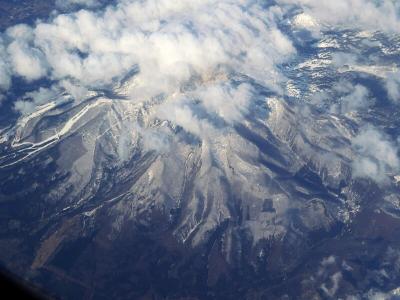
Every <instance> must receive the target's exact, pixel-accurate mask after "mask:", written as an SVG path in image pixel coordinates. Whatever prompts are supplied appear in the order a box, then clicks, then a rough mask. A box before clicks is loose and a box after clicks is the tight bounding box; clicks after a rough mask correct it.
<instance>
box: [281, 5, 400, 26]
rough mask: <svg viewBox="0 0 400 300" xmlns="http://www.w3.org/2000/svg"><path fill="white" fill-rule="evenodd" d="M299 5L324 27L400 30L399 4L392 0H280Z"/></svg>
mask: <svg viewBox="0 0 400 300" xmlns="http://www.w3.org/2000/svg"><path fill="white" fill-rule="evenodd" d="M277 3H278V4H291V5H296V6H297V7H300V8H302V9H303V11H304V12H305V13H307V14H308V15H310V16H311V17H312V18H313V19H315V20H317V21H318V24H321V25H320V26H321V29H322V27H323V26H335V27H337V26H342V27H347V28H352V29H354V28H359V29H367V30H373V31H375V30H382V31H386V32H396V33H398V32H400V19H399V12H400V3H399V2H398V1H391V0H336V1H331V0H278V1H277Z"/></svg>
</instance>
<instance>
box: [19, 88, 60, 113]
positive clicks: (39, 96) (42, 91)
mask: <svg viewBox="0 0 400 300" xmlns="http://www.w3.org/2000/svg"><path fill="white" fill-rule="evenodd" d="M60 93H61V92H60V90H59V89H58V88H57V87H55V86H54V87H52V88H42V87H40V88H39V89H38V90H37V91H33V92H29V93H26V94H25V95H24V96H23V97H22V99H20V100H18V101H16V102H15V104H14V108H15V110H17V111H19V112H20V113H21V114H23V115H27V114H30V113H32V112H34V111H35V110H36V107H37V106H39V105H42V104H45V103H47V102H50V101H51V100H54V98H55V97H56V96H57V95H59V94H60Z"/></svg>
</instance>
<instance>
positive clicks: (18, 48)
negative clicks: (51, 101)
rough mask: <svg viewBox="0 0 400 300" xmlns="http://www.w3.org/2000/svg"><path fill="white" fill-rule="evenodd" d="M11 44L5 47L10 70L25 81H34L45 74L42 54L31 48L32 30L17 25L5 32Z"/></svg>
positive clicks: (25, 26)
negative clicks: (10, 39)
mask: <svg viewBox="0 0 400 300" xmlns="http://www.w3.org/2000/svg"><path fill="white" fill-rule="evenodd" d="M7 35H8V37H9V38H12V39H13V40H12V42H11V43H10V44H9V45H8V47H7V53H8V55H9V60H10V61H11V68H12V69H13V71H14V73H15V74H16V75H18V76H21V77H24V78H25V79H26V80H27V81H32V80H36V79H39V78H42V77H44V76H45V75H46V74H47V69H46V66H45V64H46V62H45V58H44V56H43V54H42V52H41V51H40V50H39V49H37V48H35V47H33V46H32V36H33V30H32V28H30V27H29V26H27V25H17V26H14V27H11V28H10V29H8V30H7Z"/></svg>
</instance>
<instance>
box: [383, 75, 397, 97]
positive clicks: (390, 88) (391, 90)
mask: <svg viewBox="0 0 400 300" xmlns="http://www.w3.org/2000/svg"><path fill="white" fill-rule="evenodd" d="M385 87H386V90H387V93H388V96H389V99H390V100H391V101H393V102H397V103H398V102H400V72H396V73H393V74H391V75H390V76H389V77H388V78H387V80H386V82H385Z"/></svg>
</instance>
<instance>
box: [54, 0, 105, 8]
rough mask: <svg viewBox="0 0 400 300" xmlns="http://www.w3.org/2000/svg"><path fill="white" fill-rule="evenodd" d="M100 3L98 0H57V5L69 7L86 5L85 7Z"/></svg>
mask: <svg viewBox="0 0 400 300" xmlns="http://www.w3.org/2000/svg"><path fill="white" fill-rule="evenodd" d="M99 4H100V3H99V1H98V0H56V6H58V7H60V8H69V7H72V6H76V5H79V6H85V7H95V6H98V5H99Z"/></svg>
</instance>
